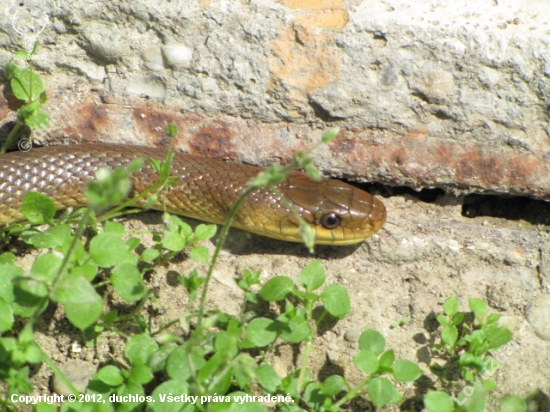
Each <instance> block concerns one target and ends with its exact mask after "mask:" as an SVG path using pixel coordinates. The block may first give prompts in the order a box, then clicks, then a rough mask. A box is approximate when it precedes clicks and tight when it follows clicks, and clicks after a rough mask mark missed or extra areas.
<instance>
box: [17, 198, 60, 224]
mask: <svg viewBox="0 0 550 412" xmlns="http://www.w3.org/2000/svg"><path fill="white" fill-rule="evenodd" d="M56 211H57V210H56V208H55V204H54V203H53V200H52V199H50V198H49V197H48V196H46V195H43V194H42V193H37V192H29V193H27V194H26V195H25V196H23V201H22V203H21V212H22V213H23V215H24V216H25V218H27V219H28V220H29V221H30V222H31V223H33V224H42V223H44V222H49V221H51V219H52V218H53V217H54V216H55V212H56Z"/></svg>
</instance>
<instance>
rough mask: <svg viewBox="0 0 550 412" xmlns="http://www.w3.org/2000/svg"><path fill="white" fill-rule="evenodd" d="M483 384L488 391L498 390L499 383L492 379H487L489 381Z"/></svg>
mask: <svg viewBox="0 0 550 412" xmlns="http://www.w3.org/2000/svg"><path fill="white" fill-rule="evenodd" d="M481 384H482V385H483V387H484V388H485V389H487V390H488V391H494V390H495V389H496V388H497V383H496V382H495V381H494V380H492V379H487V380H485V381H483V382H481Z"/></svg>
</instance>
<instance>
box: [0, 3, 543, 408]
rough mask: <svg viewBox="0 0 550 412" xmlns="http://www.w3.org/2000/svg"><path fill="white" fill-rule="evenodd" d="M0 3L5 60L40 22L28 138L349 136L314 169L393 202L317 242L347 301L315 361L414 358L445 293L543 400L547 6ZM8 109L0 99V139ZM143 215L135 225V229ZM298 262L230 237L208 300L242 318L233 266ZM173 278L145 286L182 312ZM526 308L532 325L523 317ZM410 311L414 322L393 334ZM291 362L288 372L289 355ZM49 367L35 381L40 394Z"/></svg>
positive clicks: (296, 256)
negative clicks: (482, 312) (35, 121)
mask: <svg viewBox="0 0 550 412" xmlns="http://www.w3.org/2000/svg"><path fill="white" fill-rule="evenodd" d="M0 12H1V13H0V65H2V66H3V65H5V64H6V63H7V62H8V61H9V60H10V59H11V58H12V57H13V55H14V53H15V52H16V51H18V50H20V49H21V48H22V47H24V46H25V41H26V40H28V38H29V37H32V33H33V31H32V30H31V26H32V27H34V33H37V34H38V32H40V33H39V34H38V37H37V39H38V41H39V42H40V44H41V48H40V51H39V53H38V55H39V56H38V57H39V58H38V59H36V60H35V67H36V69H37V70H38V71H39V72H40V74H41V75H42V76H43V78H44V81H45V85H46V89H47V91H48V94H49V99H50V100H49V101H48V103H47V104H46V106H45V109H46V110H47V111H48V112H49V113H50V116H51V119H52V121H51V125H50V126H49V127H47V128H46V129H45V130H44V131H41V132H38V133H35V134H34V137H35V138H36V140H37V141H39V142H42V143H67V142H69V143H76V142H83V141H86V142H89V141H114V142H123V143H136V144H145V145H155V146H156V145H163V144H164V143H165V140H164V138H163V129H164V125H165V122H167V121H170V120H173V121H175V122H176V123H177V124H178V125H179V127H180V130H181V133H180V136H179V137H178V140H177V142H176V147H177V148H178V149H180V150H184V151H187V152H191V153H195V154H199V155H204V156H211V157H218V158H224V159H230V160H235V161H243V162H248V163H254V164H259V165H267V164H269V163H271V162H283V163H284V162H286V161H288V159H289V157H290V155H291V153H292V152H293V151H294V150H297V149H303V148H307V147H309V146H311V145H312V144H313V143H314V142H315V141H316V140H317V139H318V138H319V136H320V134H321V132H322V130H324V129H326V128H327V127H329V126H339V127H341V128H342V132H341V134H340V135H339V137H338V139H337V140H336V141H335V142H334V143H333V144H332V145H331V146H330V147H328V148H321V149H320V150H319V151H318V152H317V153H316V163H317V164H318V165H319V167H320V168H321V169H322V170H323V171H324V172H325V173H326V174H327V175H332V176H335V177H344V178H346V179H349V180H351V181H356V182H365V181H371V182H375V183H377V185H375V186H369V187H370V188H371V189H373V188H374V190H375V191H378V192H380V193H381V194H382V195H384V197H386V198H387V199H386V200H385V202H386V205H387V207H388V223H387V225H386V229H385V230H383V231H382V232H381V233H380V234H379V235H377V236H374V237H373V238H371V239H369V240H368V241H367V242H366V243H365V244H363V245H361V246H360V247H358V248H356V249H353V248H352V249H349V248H344V249H339V250H333V249H330V248H320V249H319V250H318V256H319V257H321V258H322V259H323V263H324V264H325V265H326V267H327V269H328V274H329V282H332V283H340V284H342V285H344V286H346V287H348V289H349V290H350V293H351V294H352V304H353V309H354V312H353V315H352V316H351V317H349V318H348V319H346V320H344V321H342V322H340V323H338V324H337V326H336V328H335V329H334V330H329V331H327V332H325V333H324V334H323V335H322V336H321V337H319V342H320V343H321V347H320V349H319V353H317V354H316V355H318V356H315V357H314V358H315V359H316V360H317V362H318V364H317V365H316V367H317V369H316V370H317V371H319V370H322V369H323V366H324V365H325V363H326V362H328V361H327V360H326V359H327V353H328V354H329V355H328V356H329V358H330V359H329V360H330V362H329V363H331V364H333V363H334V364H336V365H337V366H339V367H341V368H342V369H343V371H344V373H345V374H346V376H347V377H349V378H350V379H352V380H353V379H357V380H358V379H359V376H357V375H354V374H355V372H354V371H353V366H352V363H351V359H352V357H353V354H354V353H355V351H356V350H357V343H354V342H348V341H346V340H345V339H344V335H349V336H351V335H354V334H355V335H356V333H355V332H356V331H357V330H359V331H361V330H362V329H364V328H366V327H372V328H375V329H378V330H380V331H381V332H382V333H383V334H384V335H385V336H386V339H387V341H388V345H390V346H391V347H393V348H395V350H396V354H397V355H398V357H404V358H409V359H411V360H415V361H418V362H420V363H421V364H424V365H426V364H427V363H429V362H430V361H431V360H432V359H431V357H430V356H429V354H428V353H427V351H426V342H428V341H429V340H430V339H432V338H433V336H432V333H433V332H432V331H430V329H429V328H428V327H427V326H426V324H427V323H429V322H428V321H427V319H429V317H430V316H431V315H432V314H433V313H434V312H436V313H439V312H441V304H442V303H443V301H444V300H445V298H446V297H448V296H449V295H450V294H452V293H454V294H456V295H457V296H458V297H459V300H460V302H461V304H462V307H463V308H466V305H467V300H468V298H469V297H479V298H483V299H485V300H487V301H488V303H489V305H490V308H491V310H492V311H495V312H498V313H501V314H502V315H503V321H504V322H506V324H507V325H508V326H509V327H510V329H512V330H513V332H514V337H515V340H514V342H515V343H517V345H515V346H514V347H513V350H511V351H510V352H511V353H510V355H509V356H506V357H505V359H504V361H503V362H501V363H502V364H503V367H502V369H501V370H500V371H499V372H498V374H497V377H496V379H497V383H498V385H499V389H498V394H503V393H516V394H520V395H527V394H531V393H534V392H536V391H537V390H539V391H541V393H542V394H543V395H542V397H543V398H544V397H545V396H546V397H547V394H548V393H549V390H550V389H549V385H550V355H549V354H550V351H549V349H550V342H549V341H548V340H545V339H543V338H544V337H545V336H548V333H549V332H548V330H547V329H546V330H537V328H539V327H541V326H539V325H542V327H543V328H548V322H547V319H548V316H549V315H548V313H549V312H550V308H549V307H548V303H547V302H548V300H547V299H545V298H541V296H543V295H545V294H548V293H550V289H549V285H550V254H549V252H548V250H550V248H549V247H548V246H547V245H548V233H547V230H546V226H545V225H547V224H548V223H549V222H550V207H549V206H548V204H547V203H546V201H545V199H550V166H549V165H548V164H549V159H550V123H549V115H548V113H549V109H548V108H549V103H550V79H549V78H550V47H549V44H550V24H549V22H550V3H548V2H547V1H544V0H538V1H530V0H480V1H475V2H473V1H466V0H462V1H461V0H455V1H452V2H448V1H444V0H439V1H437V0H434V1H428V0H420V1H415V2H410V1H406V0H384V1H381V0H380V1H378V0H372V1H367V0H365V1H361V0H349V1H343V0H307V1H306V0H304V1H300V0H280V1H275V0H272V1H269V0H250V1H244V0H242V1H237V0H234V1H222V0H174V1H171V2H156V1H148V0H138V1H121V0H114V1H110V2H93V1H85V0H75V1H64V0H61V1H50V2H41V1H28V2H25V3H24V6H20V5H19V2H12V1H8V2H3V3H2V6H0ZM45 16H47V19H46V18H45ZM42 27H43V31H41V29H42ZM12 103H13V102H12V100H10V95H9V93H3V95H1V96H0V119H2V123H1V124H0V127H2V129H0V132H1V131H2V130H3V128H4V127H5V126H6V125H7V124H8V121H9V120H10V119H13V118H14V111H13V108H14V107H13V104H12ZM407 187H408V188H410V189H415V190H420V189H434V188H437V189H440V190H437V191H429V190H428V191H426V190H424V191H423V192H415V191H414V190H410V189H407ZM471 193H477V194H480V195H482V196H479V197H472V196H470V195H469V194H471ZM489 194H499V195H523V196H528V197H531V198H532V199H543V200H530V199H527V198H510V197H508V198H507V197H502V196H501V197H488V196H487V195H489ZM154 216H155V215H154V214H150V213H145V214H144V215H143V216H142V217H141V218H140V219H138V220H136V221H129V222H128V224H129V225H130V226H131V227H133V226H135V227H138V228H142V227H143V224H144V223H147V222H148V221H150V220H152V221H153V222H154V221H155V217H154ZM0 247H1V246H0ZM310 259H311V256H309V255H308V254H307V253H305V252H304V251H303V250H302V249H301V248H300V247H298V246H296V245H286V244H284V243H280V242H275V241H270V240H266V239H260V238H258V237H255V236H248V235H245V234H244V233H243V232H239V231H236V232H235V233H234V235H233V236H231V238H230V239H229V243H228V248H227V251H226V254H225V255H224V256H223V258H222V262H221V265H220V267H219V268H218V272H217V279H218V282H217V284H216V282H214V285H213V288H212V289H213V290H212V292H213V294H212V296H211V301H210V305H212V306H219V307H221V308H223V309H224V310H228V311H231V310H235V311H236V310H238V308H237V304H236V302H237V301H238V299H237V298H238V297H240V295H239V290H238V289H237V288H236V286H234V285H233V283H232V281H231V278H232V276H234V274H235V273H236V272H239V271H241V270H242V269H243V268H245V267H248V268H250V269H253V270H256V269H260V270H262V273H263V279H264V280H265V279H268V278H269V276H273V275H277V274H287V275H289V276H293V277H294V278H297V276H298V273H299V270H300V268H302V267H303V266H305V264H307V262H309V261H310ZM186 265H187V266H186ZM190 266H191V264H190V263H187V264H174V267H172V268H170V270H173V271H174V270H175V271H181V272H182V273H186V271H187V270H189V268H190ZM168 272H169V270H168V271H167V272H165V273H162V272H161V271H159V273H156V274H155V275H154V276H153V278H152V279H151V285H152V286H158V291H159V292H158V293H159V296H158V298H159V301H160V302H161V305H163V306H165V307H166V311H167V314H166V318H165V319H171V318H172V317H174V316H178V314H181V313H182V311H184V310H185V302H184V299H183V298H182V290H181V289H180V288H178V287H176V286H175V285H174V284H173V282H171V281H170V275H169V273H168ZM228 296H229V297H231V299H227V297H228ZM233 306H235V307H233ZM526 308H530V309H529V311H528V313H529V316H530V318H533V319H534V318H535V315H536V316H537V317H536V319H539V321H537V322H532V325H530V323H529V322H528V321H527V319H526V315H525V310H526ZM534 311H535V312H536V313H535V314H533V312H534ZM404 316H409V317H411V318H412V319H413V321H412V322H411V323H410V324H408V325H406V326H405V327H403V328H397V329H390V328H389V325H390V324H391V323H393V322H395V321H396V320H399V319H400V318H402V317H404ZM53 322H54V323H55V322H56V320H55V319H54V320H53ZM348 332H349V333H348ZM51 336H54V337H56V339H57V340H58V342H57V347H54V348H53V349H52V353H54V359H55V360H56V361H58V362H60V363H62V362H63V361H64V360H65V359H66V358H67V357H69V358H70V357H76V358H79V357H80V358H82V359H85V360H87V361H90V360H94V359H95V361H96V362H100V363H101V362H106V361H107V360H109V359H111V356H116V354H114V355H107V354H106V353H102V352H101V349H103V348H100V352H99V353H96V354H91V353H89V352H87V351H86V350H84V351H83V352H82V353H78V354H75V353H72V352H71V351H70V347H71V344H72V343H73V340H78V339H79V338H78V336H77V335H74V334H73V335H70V334H68V333H66V330H65V331H64V333H63V335H62V336H60V335H56V329H55V327H52V325H46V326H44V343H45V344H47V342H49V341H50V340H49V339H48V337H51ZM413 336H415V338H414V339H413ZM107 346H109V345H107V344H106V347H107ZM111 347H114V345H111ZM119 355H120V354H119ZM285 356H287V354H286V352H285V351H284V350H282V351H281V359H280V360H279V362H280V365H282V366H281V368H282V369H285V368H287V367H288V366H289V364H290V363H291V362H292V354H290V355H288V357H285ZM90 358H91V359H90ZM425 370H426V371H427V368H425ZM527 371H528V373H527ZM49 374H50V372H49V371H48V370H47V368H45V367H44V368H42V369H41V371H40V373H38V374H37V375H36V376H37V379H41V378H42V379H44V381H43V382H41V383H39V384H41V385H43V387H44V388H46V387H47V386H44V385H47V383H46V384H44V382H47V381H46V380H47V378H48V377H49ZM411 388H412V389H414V388H413V387H411ZM413 394H414V390H413ZM541 405H542V404H541ZM546 405H548V404H546ZM544 407H545V406H544V405H543V406H540V408H542V409H539V410H541V411H543V410H550V406H548V409H543V408H544ZM388 410H393V409H388ZM535 410H536V409H535Z"/></svg>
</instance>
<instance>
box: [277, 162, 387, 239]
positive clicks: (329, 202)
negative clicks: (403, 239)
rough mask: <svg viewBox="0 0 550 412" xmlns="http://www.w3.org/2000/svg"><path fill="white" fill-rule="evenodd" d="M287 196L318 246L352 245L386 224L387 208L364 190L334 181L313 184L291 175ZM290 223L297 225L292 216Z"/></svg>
mask: <svg viewBox="0 0 550 412" xmlns="http://www.w3.org/2000/svg"><path fill="white" fill-rule="evenodd" d="M287 185H288V186H287V188H286V190H285V191H284V192H283V194H284V196H285V197H286V198H287V199H288V200H289V201H290V202H291V203H292V204H293V205H294V207H295V208H296V209H297V211H298V213H299V214H300V215H301V216H302V217H303V218H304V219H305V221H306V222H307V223H308V224H309V225H310V226H311V228H312V229H313V230H314V232H315V243H317V244H332V245H350V244H354V243H359V242H362V241H364V240H365V239H366V238H368V237H369V236H371V235H373V234H374V233H376V232H377V231H378V230H380V228H381V227H382V225H383V224H384V222H385V221H386V208H385V207H384V204H383V203H382V202H381V201H380V200H378V199H377V198H375V197H374V196H372V195H371V194H370V193H367V192H365V191H364V190H361V189H358V188H356V187H354V186H351V185H349V184H347V183H344V182H341V181H339V180H335V179H323V180H321V181H319V182H316V181H313V180H311V179H310V178H309V176H307V175H306V174H304V173H299V172H296V173H291V174H290V175H289V176H288V179H287ZM288 220H289V221H290V222H292V225H294V226H295V225H297V224H298V222H297V219H296V218H295V216H294V215H292V214H290V215H289V216H288Z"/></svg>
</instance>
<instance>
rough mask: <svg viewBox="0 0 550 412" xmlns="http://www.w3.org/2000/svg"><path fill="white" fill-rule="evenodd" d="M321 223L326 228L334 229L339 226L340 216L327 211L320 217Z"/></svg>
mask: <svg viewBox="0 0 550 412" xmlns="http://www.w3.org/2000/svg"><path fill="white" fill-rule="evenodd" d="M321 224H322V225H323V227H324V228H326V229H336V228H337V227H338V226H340V217H339V216H337V215H335V214H334V213H327V214H326V215H323V216H322V217H321Z"/></svg>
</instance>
